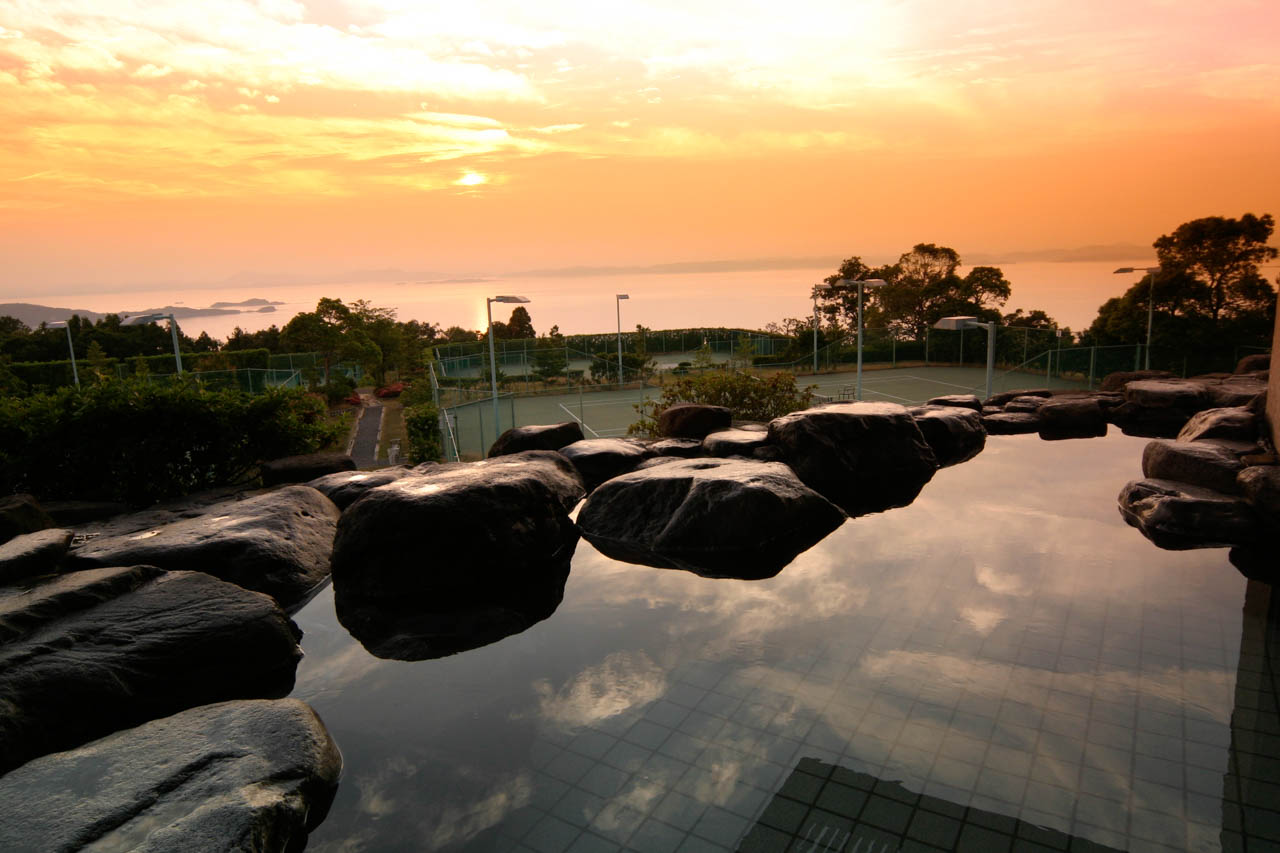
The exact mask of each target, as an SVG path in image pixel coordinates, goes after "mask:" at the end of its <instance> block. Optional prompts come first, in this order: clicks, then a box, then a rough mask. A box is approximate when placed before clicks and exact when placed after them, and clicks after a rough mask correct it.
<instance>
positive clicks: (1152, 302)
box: [1112, 265, 1160, 370]
mask: <svg viewBox="0 0 1280 853" xmlns="http://www.w3.org/2000/svg"><path fill="white" fill-rule="evenodd" d="M1135 272H1144V273H1146V274H1147V275H1149V276H1151V289H1150V290H1148V291H1147V356H1146V369H1147V370H1150V369H1151V321H1152V320H1153V319H1154V318H1155V313H1156V276H1157V275H1159V274H1160V267H1159V265H1157V266H1154V267H1120V269H1118V270H1116V271H1115V272H1113V273H1112V275H1119V274H1120V273H1135Z"/></svg>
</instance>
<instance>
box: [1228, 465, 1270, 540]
mask: <svg viewBox="0 0 1280 853" xmlns="http://www.w3.org/2000/svg"><path fill="white" fill-rule="evenodd" d="M1236 485H1237V487H1238V488H1239V490H1240V493H1241V494H1243V495H1244V497H1245V499H1246V500H1248V501H1249V503H1251V504H1253V506H1254V508H1255V509H1256V510H1257V511H1258V512H1259V513H1260V514H1261V515H1262V516H1263V518H1264V519H1265V520H1266V521H1267V523H1268V524H1269V525H1271V526H1272V528H1273V529H1275V530H1276V532H1277V539H1280V466H1277V465H1251V466H1249V467H1248V468H1244V469H1243V470H1241V471H1240V473H1239V474H1237V475H1236ZM1275 556H1276V559H1277V560H1278V561H1280V552H1278V553H1277V554H1276V555H1275Z"/></svg>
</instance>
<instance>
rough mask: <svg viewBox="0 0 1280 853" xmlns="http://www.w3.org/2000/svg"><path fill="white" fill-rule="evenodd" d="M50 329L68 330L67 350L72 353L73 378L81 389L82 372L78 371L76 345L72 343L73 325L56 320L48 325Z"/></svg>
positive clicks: (66, 321)
mask: <svg viewBox="0 0 1280 853" xmlns="http://www.w3.org/2000/svg"><path fill="white" fill-rule="evenodd" d="M46 325H47V326H48V328H50V329H66V330H67V350H68V351H69V352H70V353H71V378H72V379H74V380H75V383H76V387H77V388H79V387H80V371H78V370H77V369H76V345H75V344H74V343H72V342H71V323H70V321H68V320H55V321H54V322H52V323H48V324H46Z"/></svg>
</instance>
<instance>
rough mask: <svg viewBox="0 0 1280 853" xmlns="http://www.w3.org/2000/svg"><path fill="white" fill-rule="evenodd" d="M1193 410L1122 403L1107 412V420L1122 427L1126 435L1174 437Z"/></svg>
mask: <svg viewBox="0 0 1280 853" xmlns="http://www.w3.org/2000/svg"><path fill="white" fill-rule="evenodd" d="M1192 414H1193V413H1192V412H1188V411H1186V410H1184V409H1178V408H1170V407H1163V406H1162V407H1157V408H1147V407H1144V406H1141V405H1139V404H1137V403H1129V402H1125V403H1121V404H1120V405H1119V406H1116V407H1115V408H1113V409H1111V410H1109V411H1108V412H1107V420H1109V421H1110V422H1111V423H1113V424H1115V425H1116V426H1118V427H1120V431H1121V432H1123V433H1124V434H1125V435H1134V436H1140V437H1143V438H1173V437H1174V436H1176V435H1177V434H1178V433H1179V432H1181V431H1182V428H1183V427H1184V426H1186V424H1187V421H1189V420H1190V419H1191V415H1192Z"/></svg>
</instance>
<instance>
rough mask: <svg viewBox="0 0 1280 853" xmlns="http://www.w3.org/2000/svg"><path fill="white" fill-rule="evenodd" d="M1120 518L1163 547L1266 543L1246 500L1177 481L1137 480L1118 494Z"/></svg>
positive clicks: (1258, 523) (1170, 548)
mask: <svg viewBox="0 0 1280 853" xmlns="http://www.w3.org/2000/svg"><path fill="white" fill-rule="evenodd" d="M1119 503H1120V514H1121V515H1122V516H1123V517H1124V520H1125V521H1127V522H1128V523H1129V524H1130V525H1132V526H1134V527H1136V528H1138V529H1139V530H1140V531H1142V534H1143V535H1144V536H1146V537H1147V538H1148V539H1150V540H1151V541H1152V542H1154V543H1155V544H1156V545H1157V546H1159V547H1161V548H1166V549H1169V550H1174V551H1179V550H1185V549H1188V548H1222V547H1229V546H1232V545H1252V544H1256V543H1259V542H1261V541H1263V539H1264V535H1263V534H1264V530H1263V527H1262V524H1261V523H1260V520H1259V518H1258V515H1257V513H1255V512H1254V509H1253V507H1252V506H1250V505H1249V504H1248V503H1247V502H1246V501H1245V500H1244V499H1242V498H1240V497H1237V496H1234V495H1225V494H1223V493H1221V492H1215V491H1213V490H1211V489H1205V488H1201V487H1200V486H1193V485H1190V484H1188V483H1180V482H1177V481H1173V480H1155V479H1146V480H1134V481H1132V482H1130V483H1127V484H1126V485H1125V487H1124V488H1123V489H1121V490H1120V498H1119Z"/></svg>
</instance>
